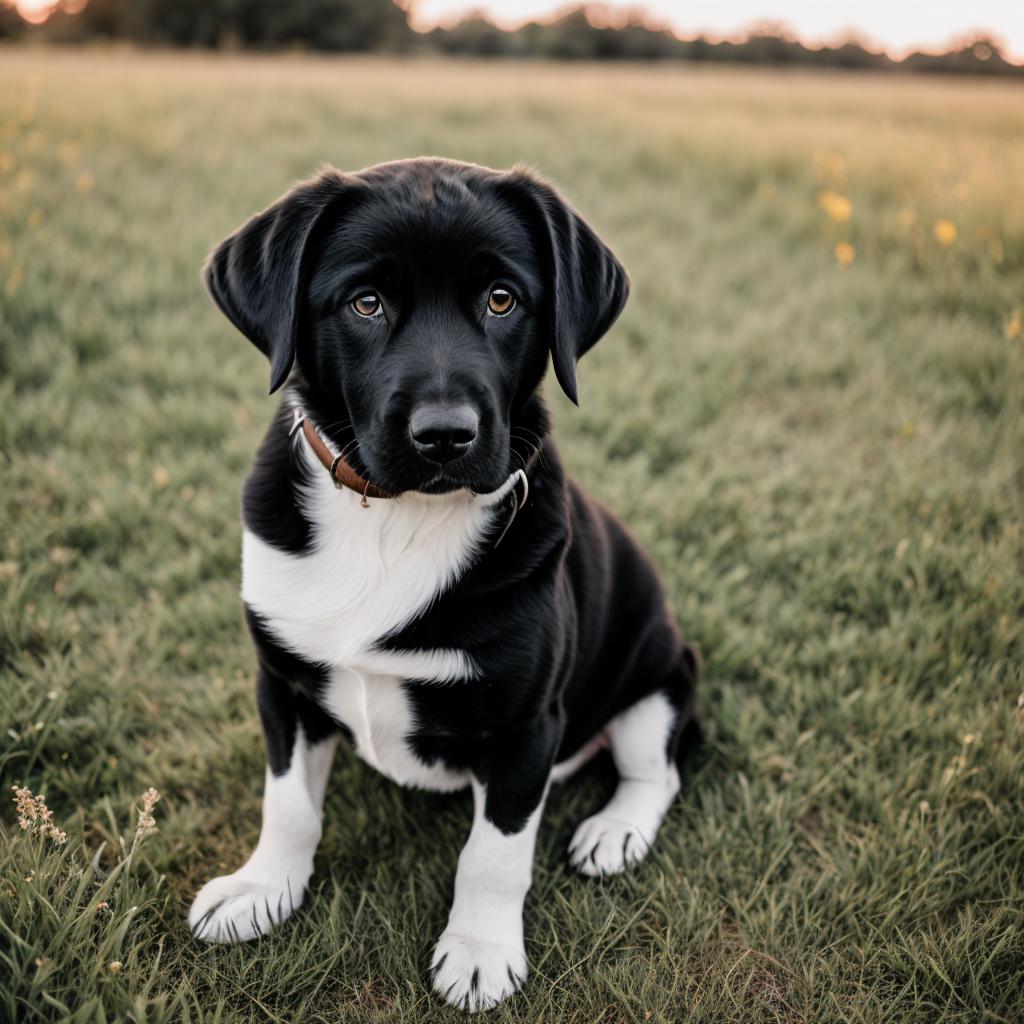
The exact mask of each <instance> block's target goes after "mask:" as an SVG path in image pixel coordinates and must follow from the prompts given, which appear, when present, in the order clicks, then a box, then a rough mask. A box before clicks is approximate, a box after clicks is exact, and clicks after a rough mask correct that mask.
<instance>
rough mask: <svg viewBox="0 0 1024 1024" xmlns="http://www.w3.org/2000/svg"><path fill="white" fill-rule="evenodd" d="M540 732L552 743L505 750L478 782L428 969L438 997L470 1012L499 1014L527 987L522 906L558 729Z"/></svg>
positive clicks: (527, 885)
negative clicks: (448, 902) (441, 930)
mask: <svg viewBox="0 0 1024 1024" xmlns="http://www.w3.org/2000/svg"><path fill="white" fill-rule="evenodd" d="M543 731H544V732H545V733H550V734H551V735H550V740H549V741H548V742H544V743H543V744H538V742H537V740H538V736H537V734H534V735H533V736H531V742H530V743H529V744H526V745H525V749H518V750H515V751H514V752H513V751H505V750H503V751H502V753H503V755H507V756H503V757H502V758H495V759H494V760H495V762H497V763H496V764H495V765H494V766H492V767H491V768H490V769H489V770H488V772H487V773H486V779H485V781H479V780H477V779H475V778H474V780H473V828H472V830H471V831H470V834H469V840H468V841H467V843H466V845H465V846H464V847H463V850H462V853H461V854H460V855H459V866H458V870H457V871H456V873H455V898H454V900H453V902H452V909H451V913H450V914H449V915H448V926H447V927H446V928H445V930H444V933H443V934H442V936H441V938H440V940H439V941H438V943H437V947H436V948H435V950H434V956H433V959H432V961H431V963H432V967H431V971H432V974H433V983H434V990H435V991H436V992H437V993H438V994H439V995H440V996H441V997H442V998H444V999H445V1000H446V1001H447V1002H449V1003H451V1004H452V1005H454V1006H459V1007H461V1008H463V1009H467V1010H470V1011H476V1010H487V1009H490V1008H491V1007H492V1006H496V1005H497V1004H498V1003H500V1002H501V1001H502V1000H503V999H505V998H506V997H507V996H510V995H512V994H513V993H514V992H516V991H517V990H518V989H519V987H520V986H521V985H522V984H523V981H524V980H525V979H526V972H527V967H526V951H525V949H524V947H523V901H524V900H525V898H526V893H527V892H528V891H529V888H530V883H531V881H532V878H533V848H534V843H535V841H536V838H537V827H538V825H539V824H540V818H541V812H542V810H543V807H544V800H545V797H546V796H547V790H548V780H549V777H550V774H551V765H552V763H553V761H554V753H555V748H556V746H557V736H556V734H555V730H554V728H545V729H544V730H543ZM538 746H543V747H544V748H548V747H550V749H541V750H538V749H537V747H538ZM529 748H532V749H529Z"/></svg>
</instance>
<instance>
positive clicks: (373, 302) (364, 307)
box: [352, 292, 381, 316]
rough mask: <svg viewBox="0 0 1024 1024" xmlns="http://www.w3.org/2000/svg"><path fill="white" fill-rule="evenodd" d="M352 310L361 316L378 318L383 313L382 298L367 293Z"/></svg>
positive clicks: (355, 303)
mask: <svg viewBox="0 0 1024 1024" xmlns="http://www.w3.org/2000/svg"><path fill="white" fill-rule="evenodd" d="M352 308H353V309H354V310H355V311H356V312H357V313H358V314H359V315H360V316H376V315H377V314H378V313H379V312H380V311H381V304H380V296H379V295H374V294H373V292H367V293H366V294H365V295H360V296H359V298H358V299H356V300H355V301H354V302H353V303H352Z"/></svg>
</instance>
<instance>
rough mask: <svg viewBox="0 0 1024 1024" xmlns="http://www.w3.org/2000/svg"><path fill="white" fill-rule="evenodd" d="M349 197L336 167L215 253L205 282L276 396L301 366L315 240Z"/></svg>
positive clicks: (276, 205)
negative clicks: (261, 362) (254, 352)
mask: <svg viewBox="0 0 1024 1024" xmlns="http://www.w3.org/2000/svg"><path fill="white" fill-rule="evenodd" d="M349 190H350V184H349V182H348V180H347V179H346V178H345V176H344V175H342V174H341V173H340V172H339V171H336V170H334V168H328V169H325V170H324V171H322V172H321V173H320V174H319V175H317V176H316V177H315V178H312V179H310V180H309V181H306V182H303V183H302V184H301V185H298V186H296V187H295V188H294V189H292V191H291V192H289V193H288V194H287V195H285V196H283V197H282V198H281V199H279V200H278V201H277V202H276V203H274V204H273V206H270V207H268V208H267V209H266V210H264V211H263V212H262V213H257V214H256V216H254V217H252V218H251V219H250V220H249V221H247V222H246V223H245V224H243V225H242V227H240V228H239V229H238V231H236V232H235V233H234V234H233V235H231V236H230V237H229V238H226V239H224V241H223V242H221V243H220V245H218V246H217V248H216V249H214V250H213V252H212V253H210V256H209V258H208V259H207V261H206V265H205V266H204V267H203V280H204V281H205V282H206V287H207V288H208V289H209V291H210V294H211V295H212V296H213V300H214V302H216V303H217V305H218V306H219V307H220V310H221V312H222V313H223V314H224V315H225V316H226V317H227V318H228V319H229V320H230V321H231V322H232V323H233V324H234V325H235V326H236V327H237V328H238V329H239V330H240V331H241V332H242V333H243V334H244V335H245V336H246V337H247V338H248V339H249V340H250V341H251V342H252V343H253V344H254V345H255V346H256V347H257V348H258V349H259V350H260V351H261V352H262V353H263V354H264V355H265V356H266V357H267V358H268V359H269V360H270V393H271V394H273V393H274V392H275V391H276V390H277V389H278V388H279V387H280V386H281V385H282V384H283V383H284V382H285V380H286V379H287V377H288V373H289V371H290V370H291V368H292V363H293V362H294V361H295V345H296V341H297V334H298V331H299V320H300V313H301V310H300V308H299V306H300V304H301V301H302V291H303V288H304V285H305V280H306V275H307V270H308V264H309V260H308V253H309V250H310V240H311V239H312V237H313V235H314V232H315V229H316V227H317V225H318V224H319V223H320V222H321V221H322V220H323V219H324V216H325V215H326V214H327V213H328V212H329V211H332V210H334V209H336V207H337V205H338V204H339V203H340V202H341V200H342V198H343V197H344V196H345V195H346V194H347V192H348V191H349Z"/></svg>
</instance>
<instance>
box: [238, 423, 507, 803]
mask: <svg viewBox="0 0 1024 1024" xmlns="http://www.w3.org/2000/svg"><path fill="white" fill-rule="evenodd" d="M293 443H295V444H296V445H298V446H299V450H300V452H301V453H302V457H303V458H305V459H306V460H307V462H308V464H309V479H310V485H309V487H308V488H307V489H306V491H305V492H304V493H303V495H302V501H303V511H304V513H305V514H306V516H307V517H308V518H309V519H310V521H311V522H312V524H313V543H312V546H311V549H310V550H309V551H308V552H307V553H306V554H303V555H294V554H289V553H287V552H284V551H280V550H278V549H277V548H274V547H272V546H271V545H269V544H267V543H266V542H264V541H263V540H261V539H260V538H259V537H257V536H256V535H255V534H253V533H251V532H250V531H248V530H246V531H245V533H244V535H243V540H242V599H243V600H244V601H245V602H246V604H247V605H248V606H249V607H250V608H251V609H252V610H253V611H254V612H255V613H256V614H257V615H259V616H260V618H261V619H262V620H263V622H264V624H265V626H266V627H267V628H268V629H269V630H270V632H271V633H272V634H273V636H274V637H275V638H276V639H277V641H278V642H279V643H281V644H282V645H283V646H284V647H286V648H287V649H288V650H289V651H291V652H292V653H293V654H295V655H296V656H298V657H300V658H302V659H303V660H306V661H310V662H314V663H316V664H319V665H324V666H326V667H327V668H328V669H329V670H330V686H329V692H328V693H327V694H325V695H324V702H325V704H327V705H328V709H329V710H330V711H331V713H332V714H333V715H334V716H335V717H336V718H337V719H338V720H339V721H341V722H343V723H344V724H345V725H347V726H348V727H349V728H350V729H351V730H352V732H353V734H354V735H355V737H356V744H357V750H358V751H359V753H360V755H361V756H363V757H364V758H365V759H366V760H367V761H369V762H370V763H371V764H373V765H374V766H375V767H376V768H378V769H379V770H380V771H382V772H384V773H385V774H388V775H391V776H392V777H393V778H395V779H396V780H398V781H407V782H409V783H411V784H413V785H417V784H418V785H428V784H430V783H429V782H428V781H427V780H426V779H425V778H420V777H419V775H422V774H423V773H424V772H427V769H426V768H425V766H423V765H421V764H419V762H418V761H417V760H416V759H415V758H413V757H412V755H411V754H410V753H409V751H408V748H407V745H406V744H405V742H404V740H405V736H406V735H408V732H409V729H410V727H411V725H412V723H411V721H410V712H409V710H408V708H407V703H408V702H407V699H406V696H405V694H404V692H403V688H402V685H401V680H403V679H408V678H412V679H416V680H419V681H424V682H427V683H439V684H445V683H447V684H452V683H458V682H459V681H460V680H466V679H471V678H473V677H474V676H475V675H476V671H477V670H476V666H475V665H474V664H473V661H472V659H471V658H470V656H469V655H468V654H467V653H466V652H465V651H462V650H455V649H434V650H430V651H403V652H389V651H378V650H375V644H376V642H377V641H379V640H380V639H381V638H382V637H384V636H386V635H388V634H389V633H392V632H394V631H395V630H398V629H401V628H402V627H403V626H405V625H407V624H408V623H409V622H411V621H412V620H413V619H414V618H415V617H416V616H417V615H418V614H419V613H421V612H422V611H423V610H424V609H426V608H427V607H428V606H429V605H430V603H431V602H432V601H434V600H435V599H436V598H437V597H438V596H439V594H440V593H442V592H443V590H444V589H445V588H446V587H447V586H448V585H450V583H451V582H452V581H453V580H454V579H455V578H456V577H457V576H458V574H459V573H460V572H461V571H462V570H463V569H464V568H465V567H466V566H467V565H468V563H469V561H470V559H471V558H472V556H473V555H474V553H475V552H476V551H477V550H478V549H479V546H480V544H481V542H482V540H483V537H484V535H485V532H486V530H487V527H488V526H489V524H490V522H491V518H492V516H493V514H494V506H495V505H496V504H498V503H499V502H501V500H502V499H503V498H504V496H505V494H507V493H508V488H509V487H510V486H511V483H512V481H511V480H510V481H509V482H508V483H507V484H506V485H504V486H503V487H502V488H500V489H499V490H498V491H495V492H494V493H492V494H488V495H473V494H471V493H469V492H466V491H463V492H458V493H455V494H449V495H443V496H432V495H418V494H407V495H403V496H402V497H400V498H397V499H391V500H372V499H371V500H370V503H369V504H370V507H369V508H363V507H362V505H361V504H360V498H359V495H357V494H355V493H354V492H353V491H350V490H338V489H336V488H335V487H334V485H333V484H332V482H331V481H330V479H329V478H328V476H327V474H326V473H325V472H324V470H323V468H322V467H321V466H320V465H319V463H318V462H316V461H315V460H314V459H313V456H312V454H311V453H310V452H309V449H308V447H307V446H306V444H305V442H304V441H303V440H302V438H301V437H299V438H296V440H295V442H293ZM406 758H408V760H409V762H410V763H406V761H405V759H406ZM416 765H419V771H418V772H417V771H415V770H414V768H415V766H416ZM440 773H441V775H444V774H445V773H446V769H443V768H442V769H440ZM447 774H449V775H450V774H451V773H447ZM445 781H446V779H445V778H443V777H440V776H439V777H438V778H436V779H435V780H434V784H440V785H441V788H452V784H453V781H454V779H447V785H444V784H443V783H444V782H445Z"/></svg>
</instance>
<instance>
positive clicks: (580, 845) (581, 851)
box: [569, 814, 650, 878]
mask: <svg viewBox="0 0 1024 1024" xmlns="http://www.w3.org/2000/svg"><path fill="white" fill-rule="evenodd" d="M649 849H650V843H649V842H648V841H647V840H646V839H645V838H644V836H643V833H642V832H641V831H640V829H639V828H637V826H636V825H634V824H632V823H631V822H628V821H620V820H618V819H616V818H612V817H609V816H607V815H604V814H595V815H594V816H593V817H591V818H587V820H586V821H584V822H583V823H582V824H581V825H580V827H579V828H578V829H576V834H575V835H574V836H573V837H572V842H571V843H570V844H569V862H570V863H571V864H572V866H573V867H574V868H576V870H577V871H579V873H580V874H581V875H588V876H590V877H591V878H599V877H600V876H601V875H615V874H618V872H620V871H623V870H624V869H625V868H628V867H632V866H633V865H634V864H639V863H640V861H642V860H643V859H644V857H646V856H647V851H648V850H649Z"/></svg>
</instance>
